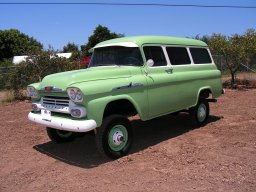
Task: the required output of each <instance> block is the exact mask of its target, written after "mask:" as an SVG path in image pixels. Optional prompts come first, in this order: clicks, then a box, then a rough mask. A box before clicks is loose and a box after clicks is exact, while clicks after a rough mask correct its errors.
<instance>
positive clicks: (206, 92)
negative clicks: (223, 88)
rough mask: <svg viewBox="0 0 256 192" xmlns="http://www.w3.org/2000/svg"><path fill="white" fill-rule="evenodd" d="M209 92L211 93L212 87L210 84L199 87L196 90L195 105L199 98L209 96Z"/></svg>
mask: <svg viewBox="0 0 256 192" xmlns="http://www.w3.org/2000/svg"><path fill="white" fill-rule="evenodd" d="M211 94H212V88H211V87H210V86H207V87H201V88H200V89H199V90H198V93H197V97H196V103H195V105H196V104H197V102H198V101H199V100H200V99H207V98H209V97H210V95H211Z"/></svg>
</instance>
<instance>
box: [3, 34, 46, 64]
mask: <svg viewBox="0 0 256 192" xmlns="http://www.w3.org/2000/svg"><path fill="white" fill-rule="evenodd" d="M42 49H43V45H42V44H41V43H39V42H38V41H37V40H35V39H34V38H33V37H29V36H28V35H26V34H24V33H21V32H20V31H19V30H16V29H10V30H0V61H3V60H4V59H10V58H12V57H13V56H15V55H27V54H28V53H33V52H34V51H38V50H42Z"/></svg>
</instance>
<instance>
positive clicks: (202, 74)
mask: <svg viewBox="0 0 256 192" xmlns="http://www.w3.org/2000/svg"><path fill="white" fill-rule="evenodd" d="M173 47H174V48H173ZM119 48H120V49H121V48H122V49H124V51H123V52H121V53H125V54H126V53H128V54H130V52H131V51H133V52H134V53H135V55H136V56H137V57H136V58H139V59H134V58H132V57H129V58H128V60H127V61H128V62H129V63H127V64H126V63H124V62H125V60H122V64H119V63H110V64H109V63H108V62H106V63H107V64H105V65H103V66H101V65H99V62H100V59H101V57H104V56H106V55H107V56H106V58H108V57H109V58H111V59H113V58H112V57H111V51H115V50H117V51H118V49H119ZM198 48H199V49H200V50H201V51H203V52H204V53H206V54H207V53H208V54H209V55H208V60H209V59H210V61H211V62H209V63H199V64H195V62H194V59H193V55H192V49H193V51H195V52H196V53H199V52H200V51H199V52H198V50H199V49H198ZM126 49H127V50H126ZM167 49H168V50H167ZM173 49H175V50H174V51H176V52H177V53H178V54H180V52H183V53H185V52H186V51H187V53H185V54H186V55H187V57H188V58H187V60H188V61H189V62H190V63H186V64H184V65H183V64H177V65H172V63H171V60H170V58H169V57H170V55H168V54H169V52H168V51H170V54H172V53H171V51H172V50H173ZM97 50H99V51H98V52H97ZM130 50H131V51H130ZM154 50H156V51H159V53H161V56H158V55H157V54H156V52H155V51H154ZM190 50H191V51H190ZM92 51H94V54H93V56H92V61H91V64H90V66H89V68H87V69H81V70H76V71H69V72H62V73H57V74H52V75H48V76H46V77H45V78H44V79H43V80H42V82H39V83H35V84H31V85H29V86H28V88H29V89H31V88H32V91H34V93H35V94H36V95H33V93H32V101H33V104H34V107H33V109H34V110H33V111H32V112H31V113H30V114H29V119H30V120H32V121H34V122H36V123H40V124H43V125H46V126H47V127H52V128H54V129H58V130H64V131H71V132H87V131H91V130H96V129H97V128H99V127H101V126H102V124H103V122H104V119H105V118H106V117H108V116H109V115H113V114H120V115H122V116H131V115H135V114H138V115H139V116H140V118H141V120H142V121H146V120H150V119H153V118H156V117H159V116H162V115H166V114H169V113H174V112H177V111H181V110H187V109H190V108H193V107H195V106H196V105H197V104H198V101H199V100H200V98H201V97H202V96H203V97H204V99H207V98H208V97H209V95H211V97H212V99H215V98H217V97H219V96H220V95H221V94H222V91H223V89H222V84H221V73H220V71H219V70H218V69H217V67H216V65H215V64H214V62H213V59H212V57H211V55H210V52H209V49H208V47H207V45H206V44H205V43H204V42H202V41H198V40H194V39H187V38H175V37H162V36H138V37H124V38H118V39H113V40H109V41H104V42H102V43H99V44H97V45H96V46H95V47H94V48H93V49H92ZM146 51H147V54H146ZM113 53H114V52H113ZM150 54H151V55H155V56H152V58H153V57H155V58H156V59H159V65H160V66H154V65H153V66H152V64H153V63H154V61H153V60H152V59H148V58H151V57H150ZM99 55H100V56H99ZM119 55H120V54H119ZM94 57H95V58H94ZM115 57H118V54H117V55H116V56H115ZM199 57H200V56H199ZM122 59H123V58H122ZM179 59H180V58H177V60H176V61H177V62H178V63H179V61H180V60H179ZM181 60H182V59H181ZM152 61H153V63H152ZM160 61H163V63H165V64H161V62H160ZM176 61H175V62H176ZM72 88H74V91H77V90H79V97H82V100H81V101H79V102H76V101H75V100H73V101H72V99H70V95H69V94H68V90H71V89H72ZM72 91H73V90H72ZM72 94H73V92H72ZM77 94H78V93H77ZM80 94H81V95H80ZM30 95H31V94H30ZM43 98H50V100H49V101H48V103H47V102H45V103H43ZM62 99H63V100H65V102H67V103H68V104H66V105H64V106H62V105H60V106H58V102H60V103H61V100H62ZM56 100H57V101H56ZM56 105H57V106H56ZM54 107H55V108H54ZM56 108H57V109H56ZM63 108H65V109H63ZM72 108H74V109H78V110H80V109H81V110H82V111H80V112H79V111H78V113H82V114H83V115H82V116H81V117H75V116H71V115H70V113H71V109H72ZM62 109H63V110H64V111H61V110H62ZM42 110H47V111H50V112H51V114H50V115H48V117H49V119H48V117H46V119H43V117H42V115H43V114H42V113H43V112H42ZM54 120H57V121H58V122H59V123H57V124H53V125H52V124H51V123H52V122H53V121H54ZM67 120H68V121H67ZM65 122H67V125H66V126H65V125H64V124H65ZM88 122H90V123H89V124H88V126H86V127H85V126H84V125H86V124H87V123H88ZM70 125H71V127H72V128H71V129H69V128H67V127H68V126H70Z"/></svg>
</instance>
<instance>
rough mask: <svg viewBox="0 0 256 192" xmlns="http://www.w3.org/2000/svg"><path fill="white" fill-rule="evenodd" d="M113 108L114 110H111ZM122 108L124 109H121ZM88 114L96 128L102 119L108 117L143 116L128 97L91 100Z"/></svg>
mask: <svg viewBox="0 0 256 192" xmlns="http://www.w3.org/2000/svg"><path fill="white" fill-rule="evenodd" d="M113 106H114V108H115V109H112V108H111V107H113ZM122 106H124V107H125V108H122ZM117 107H118V108H117ZM125 109H128V113H125V111H124V110H125ZM88 112H89V113H88V118H89V119H94V120H95V121H96V123H97V126H98V127H99V126H101V124H102V121H103V119H104V118H105V117H107V116H109V115H113V114H120V115H124V116H130V115H133V114H135V113H136V114H139V115H140V116H141V115H142V114H143V113H142V112H141V109H140V107H139V106H138V105H137V104H136V102H135V101H134V100H133V99H132V98H131V97H129V96H128V95H123V96H120V95H119V96H117V97H105V98H99V99H96V100H93V101H91V102H89V103H88Z"/></svg>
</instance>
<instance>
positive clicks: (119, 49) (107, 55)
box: [89, 46, 143, 67]
mask: <svg viewBox="0 0 256 192" xmlns="http://www.w3.org/2000/svg"><path fill="white" fill-rule="evenodd" d="M110 65H130V66H142V65H143V60H142V56H141V53H140V50H139V48H138V47H123V46H111V47H101V48H96V49H95V50H94V52H93V56H92V59H91V62H90V65H89V66H90V67H96V66H110Z"/></svg>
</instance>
